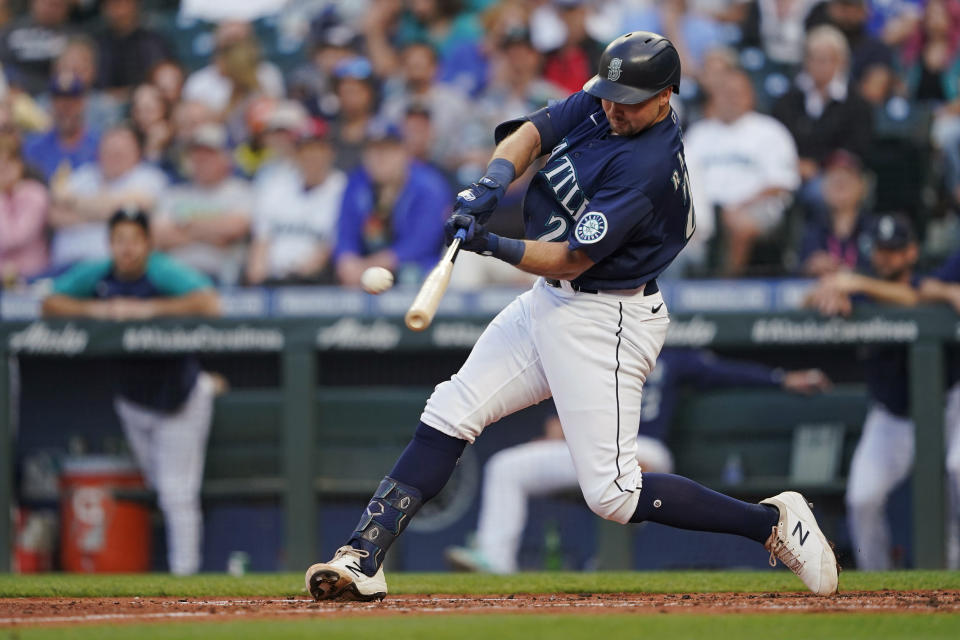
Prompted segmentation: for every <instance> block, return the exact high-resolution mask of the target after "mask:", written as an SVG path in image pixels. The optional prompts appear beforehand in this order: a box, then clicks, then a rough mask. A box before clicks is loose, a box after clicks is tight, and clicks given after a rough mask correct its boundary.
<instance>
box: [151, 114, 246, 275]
mask: <svg viewBox="0 0 960 640" xmlns="http://www.w3.org/2000/svg"><path fill="white" fill-rule="evenodd" d="M186 160H187V166H188V167H189V177H190V179H189V181H188V182H186V183H184V184H179V185H176V186H174V187H172V188H170V189H168V190H166V191H165V192H164V194H163V195H162V196H161V197H160V199H159V201H158V203H157V206H156V210H155V211H154V213H153V216H152V219H151V222H152V225H153V236H154V242H155V244H156V246H157V248H158V249H160V250H161V251H165V252H167V253H169V254H170V255H171V256H173V257H174V258H176V259H177V260H179V261H180V262H183V263H184V264H186V265H187V266H189V267H191V268H193V269H196V270H197V271H200V272H201V273H203V274H205V275H207V276H208V277H209V278H211V279H212V280H213V281H214V282H216V283H218V284H221V285H228V286H233V285H237V284H239V283H240V279H241V275H242V273H243V266H244V264H245V263H246V257H247V255H246V254H247V239H248V236H249V233H250V218H251V210H252V201H253V191H252V189H251V188H250V184H249V183H248V182H247V181H246V180H244V179H243V178H239V177H236V176H234V175H232V168H233V167H232V163H231V158H230V148H229V147H228V146H227V131H226V129H224V127H223V125H219V124H213V123H210V124H205V125H203V126H201V127H199V128H198V129H197V130H196V131H195V132H194V134H193V137H192V138H191V139H190V143H189V146H188V148H187V158H186Z"/></svg>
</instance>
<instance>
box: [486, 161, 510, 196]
mask: <svg viewBox="0 0 960 640" xmlns="http://www.w3.org/2000/svg"><path fill="white" fill-rule="evenodd" d="M484 175H485V176H487V177H489V178H493V179H494V180H495V181H496V182H497V184H499V185H500V186H501V187H503V188H504V189H506V188H507V187H509V186H510V183H511V182H513V179H514V178H515V177H516V176H517V169H516V167H514V166H513V163H512V162H510V161H509V160H507V159H506V158H494V159H493V160H491V161H490V164H488V165H487V172H486V173H485V174H484Z"/></svg>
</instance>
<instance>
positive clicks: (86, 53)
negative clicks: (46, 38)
mask: <svg viewBox="0 0 960 640" xmlns="http://www.w3.org/2000/svg"><path fill="white" fill-rule="evenodd" d="M97 56H98V54H97V44H96V42H95V41H94V40H93V39H92V38H90V37H88V36H86V35H75V36H71V37H70V39H69V40H67V46H66V47H65V48H64V49H63V53H61V54H60V55H59V56H58V57H57V59H56V60H54V62H53V76H52V77H54V78H59V77H66V76H73V77H76V78H78V79H79V80H80V82H81V84H83V86H84V88H85V90H86V92H85V99H84V116H83V117H84V121H85V122H86V125H87V126H88V127H89V128H90V129H92V130H94V131H105V130H106V129H107V128H109V127H112V126H113V125H115V124H117V123H119V122H120V121H121V120H122V119H123V111H124V104H123V103H122V102H121V101H119V100H117V99H116V98H114V97H113V96H111V95H110V94H108V93H107V92H105V91H101V90H99V89H98V88H96V86H95V83H96V80H97ZM50 101H51V96H50V94H49V93H46V94H44V95H42V96H40V99H39V103H40V104H41V105H43V106H44V107H46V108H47V109H48V110H49V108H50Z"/></svg>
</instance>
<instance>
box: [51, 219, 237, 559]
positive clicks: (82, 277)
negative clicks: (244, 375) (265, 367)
mask: <svg viewBox="0 0 960 640" xmlns="http://www.w3.org/2000/svg"><path fill="white" fill-rule="evenodd" d="M108 228H109V232H110V254H111V257H110V258H109V259H107V260H94V261H90V262H84V263H80V264H78V265H77V266H75V267H74V268H73V269H71V270H70V271H68V272H66V273H65V274H64V275H62V276H60V277H59V278H57V280H56V281H55V282H54V284H53V294H52V295H50V296H49V297H47V298H46V299H45V300H44V301H43V313H44V315H48V316H85V317H89V318H96V319H99V320H118V321H125V320H145V319H148V318H154V317H160V316H175V315H216V314H218V313H219V307H220V305H219V299H218V297H217V293H216V291H214V289H213V287H212V285H211V283H210V281H209V280H208V279H207V277H206V276H204V275H201V274H200V273H198V272H196V271H194V270H193V269H190V268H188V267H186V266H184V265H182V264H180V263H178V262H176V261H174V260H172V259H171V258H169V257H168V256H166V255H164V254H161V253H154V252H151V250H150V223H149V220H148V218H147V214H146V213H145V212H143V211H139V210H120V211H117V212H115V213H114V214H113V216H112V217H111V218H110V221H109V223H108ZM122 366H123V369H122V377H121V380H120V389H119V390H118V393H117V396H116V398H115V400H114V405H115V408H116V411H117V415H118V416H119V417H120V422H121V423H122V425H123V431H124V433H125V434H126V436H127V441H128V442H129V443H130V448H131V449H133V453H134V455H135V456H136V458H137V462H138V464H139V465H140V468H141V469H142V470H143V473H144V475H145V476H146V479H147V483H148V484H149V485H150V486H151V487H153V488H154V489H156V491H157V501H158V502H159V504H160V510H161V511H162V512H163V516H164V521H165V523H166V530H167V559H168V563H169V566H170V571H171V572H172V573H175V574H178V575H186V574H191V573H196V572H197V570H198V569H199V568H200V542H201V541H200V537H201V530H202V516H201V511H200V483H201V480H202V478H203V462H204V455H205V453H206V443H207V434H208V433H209V431H210V418H211V416H212V411H213V397H214V391H215V387H216V383H215V381H214V379H213V378H212V377H211V376H210V375H208V374H206V373H204V372H203V371H201V370H200V362H199V361H198V360H197V359H196V357H194V356H172V357H163V358H161V357H155V358H149V359H144V360H136V359H127V360H125V361H124V362H123V365H122Z"/></svg>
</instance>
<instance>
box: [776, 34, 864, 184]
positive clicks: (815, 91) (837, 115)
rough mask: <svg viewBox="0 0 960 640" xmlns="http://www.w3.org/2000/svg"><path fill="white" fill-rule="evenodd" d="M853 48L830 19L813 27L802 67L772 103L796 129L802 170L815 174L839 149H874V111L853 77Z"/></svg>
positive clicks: (806, 174) (807, 174)
mask: <svg viewBox="0 0 960 640" xmlns="http://www.w3.org/2000/svg"><path fill="white" fill-rule="evenodd" d="M849 61H850V49H849V46H848V45H847V41H846V39H845V38H844V37H843V34H842V33H840V31H838V30H837V29H836V28H834V27H831V26H829V25H822V26H819V27H816V28H815V29H813V30H812V31H810V35H809V37H808V39H807V48H806V57H805V58H804V66H803V71H802V72H801V73H800V74H799V75H798V76H797V79H796V83H795V86H794V87H793V88H791V89H790V91H788V92H787V93H786V94H784V95H783V97H781V98H780V100H778V101H777V103H776V104H775V105H774V108H773V115H774V117H776V118H777V119H778V120H780V121H781V122H782V123H783V124H784V125H786V127H787V128H788V129H789V130H790V133H791V134H793V139H794V141H795V142H796V144H797V151H798V153H799V154H800V164H799V167H800V176H801V177H802V178H803V179H804V180H811V179H813V178H815V177H817V176H818V174H819V173H820V171H821V169H822V167H823V163H824V162H825V161H826V159H827V158H828V157H829V156H830V154H831V153H833V152H834V151H835V150H837V149H845V150H847V151H849V152H850V153H853V154H855V155H858V156H860V157H866V154H867V153H868V152H869V150H870V143H871V133H872V127H873V124H872V123H873V114H872V112H871V110H870V106H869V105H868V104H867V103H866V101H864V100H863V98H861V97H860V96H859V95H858V94H857V93H856V92H855V90H854V89H852V88H851V87H850V85H849V83H848V76H849Z"/></svg>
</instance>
